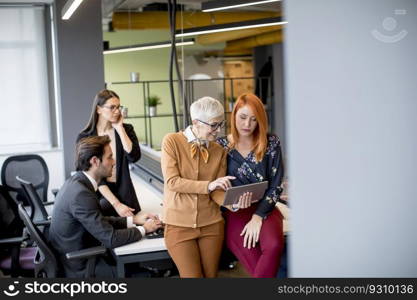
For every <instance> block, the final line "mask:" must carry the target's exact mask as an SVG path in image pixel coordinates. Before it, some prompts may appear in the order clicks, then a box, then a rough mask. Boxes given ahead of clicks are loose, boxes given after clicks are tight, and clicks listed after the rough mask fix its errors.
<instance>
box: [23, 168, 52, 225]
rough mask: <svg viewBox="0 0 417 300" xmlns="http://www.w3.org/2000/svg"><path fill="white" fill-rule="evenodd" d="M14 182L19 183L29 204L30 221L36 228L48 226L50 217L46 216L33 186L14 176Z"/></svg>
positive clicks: (46, 213)
mask: <svg viewBox="0 0 417 300" xmlns="http://www.w3.org/2000/svg"><path fill="white" fill-rule="evenodd" d="M16 180H17V182H19V183H20V185H21V187H22V190H23V193H24V195H25V197H26V200H28V202H29V206H30V208H31V211H30V219H31V220H32V222H33V223H35V224H36V225H37V226H40V225H50V223H51V217H50V216H49V215H48V212H47V211H46V209H45V206H44V204H43V203H42V201H41V199H39V194H38V193H37V192H36V190H35V187H34V186H33V184H32V183H31V182H29V181H26V180H23V179H22V178H20V177H19V176H16ZM42 231H44V230H42Z"/></svg>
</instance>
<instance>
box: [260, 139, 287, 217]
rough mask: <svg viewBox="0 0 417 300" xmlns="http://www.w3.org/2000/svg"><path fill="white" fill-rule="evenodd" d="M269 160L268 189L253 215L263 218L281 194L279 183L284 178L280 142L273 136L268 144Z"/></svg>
mask: <svg viewBox="0 0 417 300" xmlns="http://www.w3.org/2000/svg"><path fill="white" fill-rule="evenodd" d="M270 147H271V148H272V149H271V153H270V154H269V155H271V160H270V162H269V163H268V165H267V168H269V172H267V174H269V178H267V180H268V181H269V187H268V189H267V191H266V193H265V197H264V198H263V199H262V200H261V201H260V202H259V204H258V207H257V209H256V211H255V214H256V215H258V216H260V217H262V218H264V217H266V216H267V215H268V214H269V213H270V212H271V211H272V210H273V209H274V208H275V205H276V204H277V202H278V201H279V197H280V195H281V192H282V188H281V183H282V178H283V177H284V165H283V162H282V152H281V146H280V142H279V140H278V137H276V136H273V140H272V141H271V142H270Z"/></svg>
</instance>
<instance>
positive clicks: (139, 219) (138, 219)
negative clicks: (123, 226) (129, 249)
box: [133, 211, 162, 226]
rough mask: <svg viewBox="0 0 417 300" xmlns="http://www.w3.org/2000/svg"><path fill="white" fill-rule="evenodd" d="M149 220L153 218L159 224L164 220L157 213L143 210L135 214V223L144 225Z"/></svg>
mask: <svg viewBox="0 0 417 300" xmlns="http://www.w3.org/2000/svg"><path fill="white" fill-rule="evenodd" d="M148 220H153V221H154V222H155V223H156V224H157V225H161V226H162V221H161V220H160V219H159V217H158V216H157V215H155V214H151V213H145V212H143V211H140V212H138V213H137V214H136V215H134V216H133V224H136V225H144V224H145V223H146V222H147V221H148Z"/></svg>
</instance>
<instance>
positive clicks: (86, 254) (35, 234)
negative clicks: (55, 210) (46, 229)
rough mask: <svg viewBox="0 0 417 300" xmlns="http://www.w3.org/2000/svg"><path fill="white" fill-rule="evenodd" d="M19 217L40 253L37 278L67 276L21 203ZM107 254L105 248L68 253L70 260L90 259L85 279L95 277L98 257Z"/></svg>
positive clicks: (36, 264) (36, 261)
mask: <svg viewBox="0 0 417 300" xmlns="http://www.w3.org/2000/svg"><path fill="white" fill-rule="evenodd" d="M18 209H19V216H20V218H21V219H22V221H23V223H24V224H25V226H26V228H27V230H28V232H29V235H30V236H31V237H32V238H33V239H34V240H35V242H36V244H37V246H38V251H37V253H36V256H35V260H34V264H35V277H37V278H56V277H63V276H64V275H65V274H64V272H63V269H62V267H61V265H60V263H59V259H58V255H57V254H56V253H55V251H54V250H53V248H52V247H51V246H50V245H49V243H48V241H47V240H46V238H45V236H44V235H43V234H42V232H41V231H40V230H39V229H38V228H37V227H36V226H35V224H33V222H32V220H31V219H30V217H29V215H28V213H27V212H26V210H25V208H24V207H23V205H22V204H21V203H20V204H19V206H18ZM104 253H106V248H105V247H103V246H98V247H92V248H88V249H82V250H79V251H73V252H70V253H66V255H65V256H66V258H67V259H68V260H72V259H85V258H86V259H88V261H87V270H86V273H85V278H91V277H94V276H95V274H94V270H95V263H96V258H97V256H98V255H102V254H104Z"/></svg>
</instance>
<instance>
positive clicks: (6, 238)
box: [0, 185, 36, 277]
mask: <svg viewBox="0 0 417 300" xmlns="http://www.w3.org/2000/svg"><path fill="white" fill-rule="evenodd" d="M0 212H1V214H0V269H1V270H2V272H3V273H4V275H10V276H11V277H18V276H25V277H33V274H34V273H33V272H34V267H35V266H34V264H33V258H34V257H35V253H36V248H34V247H22V246H24V244H26V243H27V237H25V236H23V228H24V224H23V222H22V221H21V220H20V218H19V215H18V209H17V205H16V203H15V202H14V201H13V200H12V199H11V197H10V196H9V194H8V193H7V190H6V189H5V188H4V187H3V186H1V185H0Z"/></svg>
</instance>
